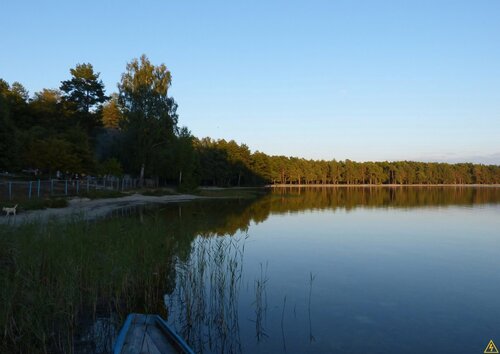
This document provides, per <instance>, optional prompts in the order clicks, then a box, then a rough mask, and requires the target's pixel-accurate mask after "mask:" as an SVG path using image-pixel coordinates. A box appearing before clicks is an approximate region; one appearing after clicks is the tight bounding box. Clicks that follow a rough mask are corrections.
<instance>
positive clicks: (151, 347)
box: [113, 313, 194, 354]
mask: <svg viewBox="0 0 500 354" xmlns="http://www.w3.org/2000/svg"><path fill="white" fill-rule="evenodd" d="M113 352H114V354H132V353H133V354H139V353H151V354H159V353H161V354H164V353H165V354H174V353H175V354H179V353H182V354H194V352H193V350H192V349H191V348H190V347H189V346H188V345H187V344H186V342H185V341H184V339H182V338H181V337H179V335H178V334H177V333H175V332H174V331H173V330H172V329H171V328H170V326H169V325H168V324H167V323H166V322H165V321H164V320H163V319H162V318H161V317H160V316H158V315H142V314H137V313H132V314H130V315H128V316H127V319H126V320H125V324H124V325H123V327H122V329H121V330H120V333H119V334H118V338H117V339H116V343H115V346H114V351H113Z"/></svg>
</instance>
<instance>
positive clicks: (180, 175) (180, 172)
mask: <svg viewBox="0 0 500 354" xmlns="http://www.w3.org/2000/svg"><path fill="white" fill-rule="evenodd" d="M181 184H182V171H179V186H180V185H181Z"/></svg>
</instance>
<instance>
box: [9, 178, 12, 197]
mask: <svg viewBox="0 0 500 354" xmlns="http://www.w3.org/2000/svg"><path fill="white" fill-rule="evenodd" d="M9 200H12V182H9Z"/></svg>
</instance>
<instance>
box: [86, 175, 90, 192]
mask: <svg viewBox="0 0 500 354" xmlns="http://www.w3.org/2000/svg"><path fill="white" fill-rule="evenodd" d="M89 184H90V182H89V179H88V178H87V193H88V192H89Z"/></svg>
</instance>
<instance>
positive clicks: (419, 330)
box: [165, 187, 500, 353]
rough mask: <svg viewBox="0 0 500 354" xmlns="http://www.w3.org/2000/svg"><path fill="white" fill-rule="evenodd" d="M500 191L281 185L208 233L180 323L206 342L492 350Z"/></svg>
mask: <svg viewBox="0 0 500 354" xmlns="http://www.w3.org/2000/svg"><path fill="white" fill-rule="evenodd" d="M499 202H500V194H499V190H498V189H491V188H480V189H475V188H451V187H445V188H436V187H434V188H414V187H410V188H371V189H370V188H323V189H318V188H316V189H314V188H310V189H304V188H302V189H299V188H295V189H293V188H292V189H275V190H274V192H273V193H272V194H271V195H269V196H266V197H264V198H262V199H260V200H257V201H256V202H254V203H252V204H250V205H248V206H247V207H245V208H242V210H241V213H240V214H239V215H238V214H237V213H235V214H234V215H231V216H230V217H227V216H226V217H227V219H226V221H225V224H224V225H226V226H228V227H229V230H227V232H225V230H224V229H223V228H219V229H217V228H214V229H213V230H212V231H211V232H204V233H200V235H199V236H197V237H195V239H194V241H193V244H192V245H193V246H192V250H191V253H190V255H189V257H188V259H185V260H183V261H179V262H178V263H177V265H176V287H175V290H174V291H173V292H172V293H171V294H167V295H166V296H165V300H166V304H167V307H168V308H169V322H170V323H171V324H173V325H174V326H175V327H176V328H177V330H178V331H179V333H181V334H182V335H183V336H185V338H187V340H188V341H189V342H190V343H191V345H192V346H193V347H194V348H195V349H196V350H198V351H203V352H207V353H221V352H228V353H230V352H236V353H238V352H242V353H257V352H264V353H276V352H283V353H285V352H287V353H355V352H367V353H451V352H453V353H475V352H477V353H482V351H483V350H484V348H485V347H486V344H487V343H488V341H489V340H490V339H494V340H495V339H496V340H497V342H500V300H499V296H498V294H499V291H500V283H499V280H500V279H499V278H500V277H499V275H498V271H499V270H500V231H499V230H500V204H499ZM213 207H214V208H217V207H216V206H213ZM178 208H182V206H178ZM202 209H203V207H202ZM179 210H181V209H179ZM179 215H181V214H179ZM223 218H224V216H223ZM240 222H241V224H239V223H240ZM236 228H237V230H236Z"/></svg>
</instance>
